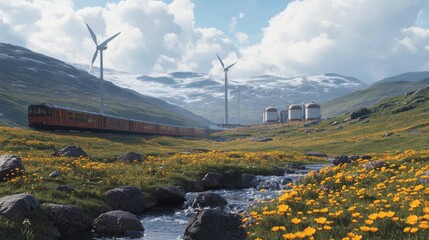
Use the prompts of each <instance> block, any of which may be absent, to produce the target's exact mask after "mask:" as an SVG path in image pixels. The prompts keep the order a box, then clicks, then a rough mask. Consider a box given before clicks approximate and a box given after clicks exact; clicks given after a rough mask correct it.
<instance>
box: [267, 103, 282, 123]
mask: <svg viewBox="0 0 429 240" xmlns="http://www.w3.org/2000/svg"><path fill="white" fill-rule="evenodd" d="M278 120H279V116H278V112H277V108H274V107H267V108H265V109H264V116H263V121H264V123H277V122H278Z"/></svg>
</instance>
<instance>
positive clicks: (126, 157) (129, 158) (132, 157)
mask: <svg viewBox="0 0 429 240" xmlns="http://www.w3.org/2000/svg"><path fill="white" fill-rule="evenodd" d="M144 159H146V156H144V155H141V154H140V153H135V152H128V153H125V154H122V155H121V156H119V157H118V160H119V161H122V162H124V163H132V162H134V161H137V162H142V161H143V160H144Z"/></svg>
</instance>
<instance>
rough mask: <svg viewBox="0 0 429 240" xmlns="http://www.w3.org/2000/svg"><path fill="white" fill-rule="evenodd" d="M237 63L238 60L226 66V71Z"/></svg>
mask: <svg viewBox="0 0 429 240" xmlns="http://www.w3.org/2000/svg"><path fill="white" fill-rule="evenodd" d="M235 64H237V62H235V63H233V64H231V65H229V66H228V67H226V68H225V71H228V70H229V69H230V68H231V67H232V66H234V65H235Z"/></svg>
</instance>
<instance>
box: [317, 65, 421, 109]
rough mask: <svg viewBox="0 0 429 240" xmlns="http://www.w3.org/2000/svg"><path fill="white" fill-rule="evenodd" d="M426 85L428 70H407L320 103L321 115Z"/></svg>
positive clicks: (366, 104)
mask: <svg viewBox="0 0 429 240" xmlns="http://www.w3.org/2000/svg"><path fill="white" fill-rule="evenodd" d="M428 85H429V72H409V73H404V74H400V75H396V76H392V77H388V78H385V79H383V80H380V81H378V82H375V83H374V84H372V85H371V86H369V87H368V88H366V89H363V90H359V91H356V92H354V93H351V94H348V95H345V96H342V97H338V98H336V99H333V100H331V101H329V102H326V103H324V104H322V115H323V116H324V117H333V116H337V115H340V114H343V113H346V112H351V111H353V110H355V109H359V108H363V107H369V106H371V105H373V104H376V103H378V102H380V101H382V100H383V99H385V98H388V97H392V96H398V95H401V94H404V93H406V92H410V91H414V90H416V89H419V88H424V87H426V86H428Z"/></svg>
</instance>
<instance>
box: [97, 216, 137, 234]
mask: <svg viewBox="0 0 429 240" xmlns="http://www.w3.org/2000/svg"><path fill="white" fill-rule="evenodd" d="M92 226H93V228H94V230H95V232H96V233H98V234H101V235H107V236H124V234H125V233H126V232H127V231H144V227H143V224H142V223H141V221H140V219H139V218H138V217H137V216H136V215H134V214H132V213H130V212H125V211H121V210H115V211H110V212H106V213H103V214H101V215H100V216H98V217H97V218H96V219H95V220H94V222H93V224H92Z"/></svg>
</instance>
